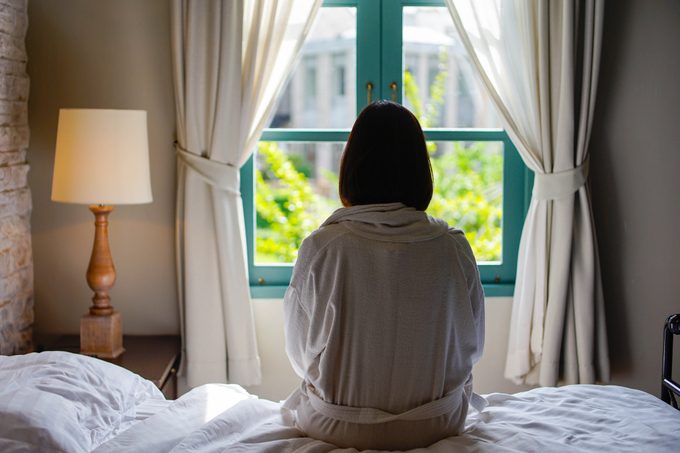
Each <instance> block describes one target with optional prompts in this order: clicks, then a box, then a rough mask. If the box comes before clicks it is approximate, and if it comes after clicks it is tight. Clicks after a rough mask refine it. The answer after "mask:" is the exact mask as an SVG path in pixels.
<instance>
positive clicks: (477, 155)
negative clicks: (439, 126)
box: [255, 57, 503, 263]
mask: <svg viewBox="0 0 680 453" xmlns="http://www.w3.org/2000/svg"><path fill="white" fill-rule="evenodd" d="M442 63H443V64H442V67H446V65H445V57H444V58H442ZM445 80H446V73H445V71H440V72H439V74H438V75H437V77H436V78H435V80H434V81H433V83H432V85H431V86H430V89H429V91H430V93H429V99H428V101H427V102H423V100H422V97H421V96H420V93H419V92H418V87H417V85H416V83H415V82H414V79H413V76H412V75H411V74H410V73H409V72H408V71H406V72H404V96H405V98H406V99H407V101H408V102H409V104H410V106H411V109H412V111H413V113H414V114H415V115H416V117H417V118H418V120H419V121H420V123H421V125H422V127H423V128H427V127H430V125H431V124H434V122H435V119H436V118H438V115H439V114H440V111H441V108H442V106H443V105H444V95H445V92H444V83H445ZM496 145H498V146H496ZM494 146H495V147H496V148H497V149H496V150H495V151H494ZM500 146H501V145H500V144H499V143H495V142H469V143H468V142H447V143H441V142H438V143H435V142H428V143H427V147H428V151H429V152H430V158H431V162H432V171H433V174H434V181H435V187H434V193H433V197H432V201H431V203H430V206H429V208H428V210H427V212H428V214H430V215H432V216H434V217H439V218H442V219H445V220H446V221H447V222H448V223H449V225H451V226H455V227H456V228H460V229H462V230H463V231H465V234H466V236H467V237H468V239H469V241H470V243H471V245H472V248H473V249H474V252H475V255H476V256H477V260H478V261H499V260H500V259H501V239H502V234H501V219H502V175H503V156H502V152H501V151H500V150H501V149H502V148H500ZM444 147H449V148H451V147H452V149H449V150H448V151H447V152H444V149H443V148H444ZM257 153H258V160H259V161H261V164H260V165H258V167H260V168H258V169H256V170H255V178H256V183H255V186H256V189H255V208H256V211H257V229H256V234H255V251H256V262H258V263H291V262H293V261H295V258H296V256H297V250H298V248H299V247H300V244H301V243H302V240H303V239H304V238H305V237H307V236H308V235H309V234H310V233H311V232H312V231H314V229H316V228H317V227H318V226H319V225H320V224H321V223H322V222H323V221H324V220H325V219H326V217H328V215H330V213H331V212H332V211H333V209H335V208H337V207H339V204H338V201H337V198H330V197H325V196H322V195H320V194H318V193H315V192H314V190H313V186H312V181H311V178H310V167H311V165H309V163H307V162H305V160H304V159H302V158H301V157H302V156H300V155H287V154H286V153H285V152H284V150H283V149H282V148H281V147H280V146H279V145H278V144H277V143H275V142H260V144H259V146H258V151H257ZM318 176H319V177H323V178H325V180H326V181H329V182H331V183H335V185H336V187H337V175H335V174H332V173H331V172H327V173H326V174H324V175H318Z"/></svg>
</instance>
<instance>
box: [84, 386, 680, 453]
mask: <svg viewBox="0 0 680 453" xmlns="http://www.w3.org/2000/svg"><path fill="white" fill-rule="evenodd" d="M487 400H488V402H489V405H488V407H487V408H485V409H484V410H483V411H482V412H481V413H478V412H474V411H472V412H471V414H470V415H469V416H468V420H467V423H466V430H465V432H464V434H463V435H461V436H458V437H451V438H448V439H444V440H442V441H440V442H437V443H436V444H434V445H432V446H430V447H429V448H425V449H417V450H411V451H413V452H432V453H434V452H453V451H455V452H610V451H611V452H635V453H639V452H650V453H653V452H670V451H680V448H679V446H680V411H677V410H675V409H673V408H672V407H670V406H669V405H667V404H665V403H663V402H662V401H660V400H659V399H657V398H655V397H653V396H651V395H649V394H647V393H644V392H641V391H638V390H631V389H628V388H624V387H617V386H596V385H571V386H566V387H561V388H542V389H535V390H531V391H528V392H524V393H518V394H515V395H507V394H501V393H495V394H491V395H488V396H487ZM220 404H222V405H224V406H225V407H228V409H227V410H225V411H224V412H221V413H219V414H218V415H216V416H214V417H213V414H210V413H205V414H204V412H203V410H204V409H206V410H208V409H209V408H211V407H212V409H213V411H214V412H216V409H217V410H219V409H220V408H219V407H218V406H219V405H220ZM214 412H213V413H214ZM116 451H145V452H151V451H173V452H186V451H192V452H217V451H220V452H221V451H225V452H299V453H322V452H323V453H326V452H344V453H350V452H355V451H356V450H354V449H342V450H341V449H337V448H335V447H334V446H333V445H329V444H327V443H324V442H321V441H317V440H314V439H310V438H308V437H304V435H303V434H302V433H301V432H300V431H299V430H297V429H296V428H295V427H294V425H293V419H292V417H291V416H290V414H289V413H287V412H285V411H284V412H282V411H281V406H280V404H278V403H274V402H271V401H266V400H259V399H256V398H255V397H253V396H252V395H248V394H247V393H245V392H244V391H243V390H242V389H240V388H239V387H238V386H231V387H230V386H220V385H215V384H212V385H206V386H202V387H199V388H197V389H195V390H193V391H191V392H189V393H188V394H186V395H184V396H183V397H181V398H180V399H179V400H177V401H176V402H174V403H173V404H172V405H171V406H170V407H168V408H167V409H165V410H164V411H161V412H159V413H157V414H156V415H154V416H152V417H150V418H148V419H146V420H144V421H143V422H140V423H139V424H137V425H135V426H133V427H132V428H130V429H129V430H128V431H126V432H124V433H122V434H121V435H119V436H118V437H116V438H114V439H112V440H110V441H109V442H107V443H106V444H104V445H102V446H101V447H100V448H99V449H98V450H97V452H116Z"/></svg>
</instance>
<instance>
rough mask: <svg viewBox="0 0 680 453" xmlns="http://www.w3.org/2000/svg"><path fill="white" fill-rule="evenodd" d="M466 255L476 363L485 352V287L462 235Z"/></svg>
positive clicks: (460, 241)
mask: <svg viewBox="0 0 680 453" xmlns="http://www.w3.org/2000/svg"><path fill="white" fill-rule="evenodd" d="M458 243H459V244H460V245H461V246H462V247H461V249H462V252H463V255H464V256H465V265H466V269H465V279H466V280H467V288H468V297H469V299H470V304H471V305H472V316H473V320H474V324H475V335H476V348H475V351H474V352H473V353H472V357H471V359H472V363H473V364H475V363H477V362H478V361H479V359H480V358H481V357H482V353H483V352H484V288H483V287H482V281H481V277H480V276H479V267H478V266H477V260H476V259H475V255H474V253H473V251H472V247H471V246H470V243H469V242H468V240H467V239H466V238H465V235H461V237H460V239H459V242H458Z"/></svg>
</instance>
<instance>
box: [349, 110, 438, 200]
mask: <svg viewBox="0 0 680 453" xmlns="http://www.w3.org/2000/svg"><path fill="white" fill-rule="evenodd" d="M339 192H340V199H341V200H342V203H343V205H345V206H356V205H364V204H373V203H395V202H401V203H403V204H405V205H406V206H410V207H413V208H415V209H417V210H419V211H424V210H425V209H427V206H428V205H429V204H430V200H431V199H432V167H431V166H430V156H429V155H428V152H427V148H426V146H425V136H424V135H423V130H422V129H421V128H420V124H419V123H418V120H417V119H416V117H415V116H414V115H413V113H411V112H410V111H409V110H408V109H406V108H405V107H403V106H401V105H400V104H396V103H394V102H389V101H377V102H374V103H372V104H370V105H368V106H367V107H366V108H365V109H364V110H363V111H362V112H361V113H360V114H359V116H358V117H357V120H356V122H355V123H354V127H353V128H352V132H351V133H350V134H349V139H348V140H347V145H346V146H345V151H344V152H343V154H342V160H341V162H340V183H339Z"/></svg>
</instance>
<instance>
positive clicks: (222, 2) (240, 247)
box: [171, 0, 321, 387]
mask: <svg viewBox="0 0 680 453" xmlns="http://www.w3.org/2000/svg"><path fill="white" fill-rule="evenodd" d="M171 1H172V3H171V7H172V10H171V15H172V55H173V65H174V81H175V104H176V110H177V155H178V181H177V186H178V192H177V225H176V226H177V244H176V248H177V265H178V280H179V297H180V314H181V324H182V338H183V340H184V353H185V356H184V359H185V360H184V370H185V372H186V376H187V383H188V385H189V386H192V387H193V386H197V385H200V384H204V383H207V382H234V383H238V384H242V385H253V384H257V383H259V382H260V378H261V373H260V359H259V356H258V351H257V341H256V337H255V328H254V322H253V313H252V309H251V304H250V293H249V286H248V275H247V273H248V272H247V263H246V259H247V255H246V250H245V229H244V218H243V205H242V200H241V194H240V192H239V168H240V167H241V165H243V163H244V162H246V160H248V157H249V156H250V154H251V153H252V151H253V149H254V148H255V146H256V143H257V141H258V139H259V136H260V134H261V132H262V129H263V128H264V126H265V124H266V122H267V121H268V119H269V116H270V114H271V113H272V110H273V107H274V103H275V100H276V98H277V96H278V94H279V92H280V91H281V89H282V86H283V83H284V82H285V78H286V76H287V74H288V73H289V72H290V71H291V69H292V66H293V64H294V61H295V58H296V56H297V55H298V54H299V51H300V48H301V47H302V43H303V41H304V39H305V37H306V35H307V33H308V32H309V29H310V27H311V24H312V22H313V20H314V18H315V16H316V12H317V11H318V7H319V6H320V3H321V0H278V1H277V0H200V1H198V0H171Z"/></svg>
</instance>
